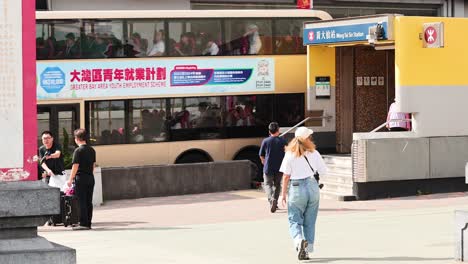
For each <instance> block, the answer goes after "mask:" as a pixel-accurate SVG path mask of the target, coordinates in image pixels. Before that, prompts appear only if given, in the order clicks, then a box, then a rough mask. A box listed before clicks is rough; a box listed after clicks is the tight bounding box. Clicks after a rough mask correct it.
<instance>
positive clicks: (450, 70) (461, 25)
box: [395, 17, 468, 86]
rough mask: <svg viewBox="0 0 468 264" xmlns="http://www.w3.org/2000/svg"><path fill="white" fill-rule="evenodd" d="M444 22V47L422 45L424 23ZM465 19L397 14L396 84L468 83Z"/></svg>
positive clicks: (467, 43)
mask: <svg viewBox="0 0 468 264" xmlns="http://www.w3.org/2000/svg"><path fill="white" fill-rule="evenodd" d="M428 22H444V32H445V33H444V35H445V41H444V43H445V47H444V48H438V49H436V48H423V40H420V39H419V34H422V33H423V23H428ZM467 29H468V19H464V18H442V17H397V18H396V19H395V34H396V36H395V63H396V65H395V67H396V82H397V85H398V84H399V85H403V86H408V85H416V86H422V85H429V86H434V85H466V84H468V78H467V73H466V71H467V69H468V50H467V48H466V47H467V45H468V35H467V34H466V33H467V32H468V31H467Z"/></svg>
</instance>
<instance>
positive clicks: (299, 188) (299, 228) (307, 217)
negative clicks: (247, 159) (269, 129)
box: [280, 127, 327, 260]
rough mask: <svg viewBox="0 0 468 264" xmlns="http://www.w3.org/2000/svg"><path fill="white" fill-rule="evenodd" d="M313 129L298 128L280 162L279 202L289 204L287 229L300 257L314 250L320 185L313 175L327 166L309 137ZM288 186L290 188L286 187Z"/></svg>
mask: <svg viewBox="0 0 468 264" xmlns="http://www.w3.org/2000/svg"><path fill="white" fill-rule="evenodd" d="M312 133H313V131H312V130H311V129H308V128H306V127H300V128H298V129H297V130H296V132H295V134H294V135H295V138H294V139H293V140H291V142H290V143H289V144H288V146H287V147H286V154H285V156H284V159H283V162H282V164H281V168H280V172H282V173H283V186H282V196H283V197H282V203H283V206H285V205H286V200H287V204H288V221H289V232H290V234H291V237H292V239H293V240H294V246H295V248H296V251H297V257H298V259H299V260H307V259H309V254H310V253H312V252H313V251H314V241H315V222H316V220H317V213H318V207H319V200H320V192H319V185H318V182H317V180H316V179H315V178H314V174H315V173H316V172H317V173H319V174H320V175H323V174H325V173H326V172H327V167H326V165H325V163H324V161H323V159H322V156H320V153H319V152H318V151H317V150H315V145H314V143H313V142H312V140H311V138H310V136H311V135H312ZM288 187H289V190H288Z"/></svg>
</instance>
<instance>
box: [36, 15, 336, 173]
mask: <svg viewBox="0 0 468 264" xmlns="http://www.w3.org/2000/svg"><path fill="white" fill-rule="evenodd" d="M318 19H321V20H325V19H331V17H330V15H329V14H328V13H326V12H323V11H318V10H216V11H214V10H211V11H210V10H207V11H198V10H197V11H195V10H183V11H169V10H167V11H160V10H152V11H43V12H36V32H37V33H36V45H37V96H38V114H37V118H38V126H39V129H38V135H39V134H40V133H41V131H43V130H50V131H52V132H53V133H54V134H55V135H56V140H58V141H60V142H61V143H62V144H65V145H69V146H70V147H71V146H72V144H73V140H70V139H72V138H73V137H72V132H73V130H74V129H75V128H78V127H85V128H86V129H87V130H88V131H89V132H90V140H91V142H92V143H93V144H94V145H95V149H96V151H97V155H98V161H97V163H98V164H99V165H100V166H101V167H116V166H144V165H156V164H174V163H191V162H209V161H218V160H239V159H249V160H252V161H253V162H255V163H256V164H257V165H258V166H259V167H261V164H260V161H259V158H258V149H259V145H260V143H261V140H262V138H264V137H266V136H268V131H267V126H268V124H269V123H270V122H271V121H277V122H278V123H279V124H280V126H282V127H288V126H293V125H295V124H296V123H297V122H300V121H301V120H303V119H304V115H305V107H304V105H305V93H306V76H307V72H306V68H307V67H306V60H307V59H306V49H305V47H304V46H303V44H302V43H303V41H302V28H303V23H304V22H305V21H312V20H318ZM67 138H68V140H67ZM38 140H40V137H38ZM260 175H261V174H260Z"/></svg>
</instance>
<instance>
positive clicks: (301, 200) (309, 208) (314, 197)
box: [288, 177, 320, 246]
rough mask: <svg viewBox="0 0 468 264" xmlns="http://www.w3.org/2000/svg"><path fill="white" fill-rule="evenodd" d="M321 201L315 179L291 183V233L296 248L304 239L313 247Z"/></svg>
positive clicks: (289, 212)
mask: <svg viewBox="0 0 468 264" xmlns="http://www.w3.org/2000/svg"><path fill="white" fill-rule="evenodd" d="M319 201H320V192H319V187H318V184H317V181H316V180H315V179H312V178H311V177H309V178H306V179H301V180H290V181H289V193H288V220H289V232H290V234H291V237H292V238H293V240H294V243H295V246H297V243H298V242H300V241H301V240H302V239H305V240H307V242H308V243H309V245H311V246H313V244H314V240H315V222H316V220H317V213H318V208H319Z"/></svg>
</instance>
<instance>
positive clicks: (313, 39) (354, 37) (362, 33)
mask: <svg viewBox="0 0 468 264" xmlns="http://www.w3.org/2000/svg"><path fill="white" fill-rule="evenodd" d="M372 26H375V23H370V24H359V25H345V26H335V27H323V28H305V29H304V45H313V44H323V43H337V42H352V41H367V40H368V33H369V27H372ZM382 26H383V28H384V31H385V32H387V23H382Z"/></svg>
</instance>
